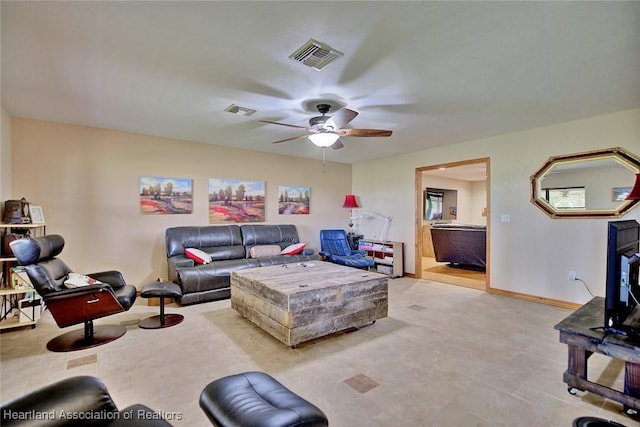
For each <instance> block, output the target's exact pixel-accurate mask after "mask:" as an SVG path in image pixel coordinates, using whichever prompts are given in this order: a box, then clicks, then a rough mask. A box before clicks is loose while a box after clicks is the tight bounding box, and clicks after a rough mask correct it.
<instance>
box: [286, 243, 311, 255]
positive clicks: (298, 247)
mask: <svg viewBox="0 0 640 427" xmlns="http://www.w3.org/2000/svg"><path fill="white" fill-rule="evenodd" d="M305 246H306V243H295V244H293V245H290V246H287V247H286V248H284V249H283V250H282V252H280V254H281V255H296V254H299V253H300V252H302V250H303V249H304V247H305Z"/></svg>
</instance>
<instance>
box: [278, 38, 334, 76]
mask: <svg viewBox="0 0 640 427" xmlns="http://www.w3.org/2000/svg"><path fill="white" fill-rule="evenodd" d="M342 55H343V54H342V52H338V51H337V50H335V49H333V48H332V47H331V46H329V45H326V44H324V43H320V42H319V41H317V40H314V39H309V41H308V42H306V43H305V44H304V45H302V46H301V47H300V48H299V49H298V50H296V51H295V52H293V53H292V54H291V55H290V56H289V59H291V60H293V61H296V62H301V63H303V64H304V65H306V66H307V67H311V68H313V69H314V70H318V71H320V70H322V69H323V68H324V67H326V66H327V65H329V64H330V63H332V62H333V61H335V60H336V59H338V58H340V57H341V56H342Z"/></svg>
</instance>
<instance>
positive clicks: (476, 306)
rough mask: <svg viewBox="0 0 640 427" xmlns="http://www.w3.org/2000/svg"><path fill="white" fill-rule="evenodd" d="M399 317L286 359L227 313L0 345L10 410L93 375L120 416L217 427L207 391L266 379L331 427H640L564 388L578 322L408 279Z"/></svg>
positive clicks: (545, 309) (37, 334) (22, 336)
mask: <svg viewBox="0 0 640 427" xmlns="http://www.w3.org/2000/svg"><path fill="white" fill-rule="evenodd" d="M389 299H390V304H389V317H387V318H385V319H380V320H378V321H377V322H376V323H375V324H373V325H371V326H367V327H365V328H362V329H360V330H358V331H355V332H350V333H339V334H334V335H332V336H329V337H325V338H321V339H317V340H314V341H311V342H308V343H304V344H301V345H299V346H298V347H297V348H295V349H290V348H288V347H286V346H284V345H283V344H281V343H280V342H278V341H276V340H275V339H273V338H272V337H271V336H269V335H267V334H266V333H265V332H263V331H261V330H260V329H258V328H256V327H254V326H253V325H252V324H250V323H249V322H248V321H246V320H245V319H243V318H242V317H240V316H239V315H238V314H237V313H236V312H235V311H233V310H232V309H231V308H230V303H229V300H224V301H216V302H212V303H206V304H198V305H192V306H187V307H176V306H173V305H171V306H168V307H167V312H168V313H171V312H179V313H182V314H183V315H184V316H185V321H184V322H183V323H181V324H179V325H177V326H173V327H171V328H167V329H160V330H144V329H139V328H137V326H136V322H137V320H138V319H141V318H145V317H147V316H151V315H155V314H157V312H158V307H149V306H146V305H145V304H146V301H145V300H142V299H139V303H136V305H135V306H134V307H133V308H132V309H131V310H130V311H129V312H126V313H122V314H119V315H116V316H111V317H110V318H106V319H101V320H99V321H97V322H96V323H97V324H100V323H113V322H120V323H122V324H125V325H127V328H128V331H127V334H126V335H125V336H123V337H122V338H120V339H119V340H116V341H114V342H112V343H109V344H107V345H103V346H100V347H96V348H93V349H88V350H83V351H77V352H72V353H51V352H48V351H47V350H46V349H45V343H46V342H47V341H48V340H49V339H50V338H52V337H54V336H56V335H59V334H60V333H61V330H60V329H59V328H58V327H57V326H56V325H55V323H54V322H53V320H52V319H51V316H50V314H49V313H48V312H45V313H44V314H43V317H42V318H41V320H40V322H39V324H38V327H37V328H36V329H28V328H23V329H20V330H13V331H8V332H7V331H5V332H3V333H2V334H1V335H0V347H1V348H0V355H1V357H0V378H1V385H0V392H1V395H0V400H2V401H5V400H8V399H10V398H13V397H15V396H18V395H21V394H23V393H25V392H26V391H28V390H32V389H34V388H36V387H39V386H42V385H44V384H48V383H50V382H53V381H55V380H58V379H61V378H65V377H69V376H73V375H94V376H97V377H99V378H101V379H102V380H103V381H104V382H105V383H106V385H107V387H108V388H109V390H110V392H111V394H112V395H113V397H114V400H115V401H116V404H117V405H118V406H119V407H121V408H123V407H125V406H127V405H130V404H133V403H137V402H140V403H144V404H146V405H148V406H150V407H152V408H154V409H156V410H158V411H161V412H163V413H164V414H167V415H168V416H174V419H172V420H171V423H172V424H174V425H176V426H190V427H194V426H195V427H198V426H209V425H210V424H209V422H208V420H207V418H206V417H205V415H204V413H203V412H202V410H201V409H200V408H199V406H198V397H199V395H200V392H201V390H202V389H203V388H204V386H205V385H206V384H208V383H209V382H210V381H212V380H214V379H216V378H219V377H221V376H224V375H229V374H233V373H238V372H243V371H249V370H260V371H265V372H267V373H269V374H271V375H272V376H274V377H275V378H276V379H278V380H279V381H280V382H282V383H283V384H285V385H286V386H287V387H289V388H290V389H292V390H293V391H295V392H296V393H298V394H300V395H301V396H303V397H304V398H306V399H308V400H310V401H312V402H314V403H315V404H316V405H317V406H319V407H320V408H321V409H322V410H323V411H324V412H325V413H326V414H327V416H328V418H329V421H330V425H331V426H333V427H351V426H353V427H361V426H367V427H375V426H384V427H389V426H403V427H404V426H427V427H428V426H443V427H457V426H465V427H466V426H478V427H481V426H510V427H513V426H526V427H532V426H540V427H543V426H544V427H553V426H558V427H560V426H562V427H570V426H571V425H572V420H574V419H575V418H577V417H579V416H598V417H602V418H607V419H612V420H615V421H617V422H621V423H622V424H624V425H626V426H628V427H630V426H634V425H638V423H636V422H634V421H633V420H631V419H630V418H628V417H626V416H625V415H624V414H622V413H621V409H622V408H621V406H620V405H618V404H616V403H613V402H609V401H605V400H603V399H601V398H599V397H596V396H593V395H590V394H588V393H580V394H579V395H578V396H571V395H569V394H568V393H567V387H566V385H565V384H564V383H563V382H562V373H563V371H564V370H565V369H566V360H567V350H566V346H565V345H564V344H561V343H559V341H558V334H557V331H555V330H554V329H553V326H554V325H555V324H556V323H557V322H559V321H560V320H562V319H563V318H564V317H566V316H567V315H568V314H569V313H570V310H566V309H561V308H556V307H550V306H546V305H542V304H536V303H531V302H525V301H520V300H517V299H512V298H507V297H503V296H497V295H490V294H486V293H484V292H481V291H477V290H474V289H469V288H463V287H458V286H453V285H445V284H442V283H437V282H430V281H426V280H416V279H411V278H402V279H395V280H391V281H390V282H389ZM623 370H624V366H623V364H622V363H620V362H616V361H613V360H612V359H609V358H606V357H604V356H599V355H594V356H593V357H592V359H591V360H590V370H589V374H590V378H591V377H593V378H599V381H601V382H604V383H606V384H609V385H610V386H611V387H614V388H618V389H619V388H620V387H621V385H622V378H623Z"/></svg>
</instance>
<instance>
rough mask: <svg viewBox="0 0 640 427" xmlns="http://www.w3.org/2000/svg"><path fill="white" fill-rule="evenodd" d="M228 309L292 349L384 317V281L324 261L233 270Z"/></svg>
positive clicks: (385, 285) (385, 283)
mask: <svg viewBox="0 0 640 427" xmlns="http://www.w3.org/2000/svg"><path fill="white" fill-rule="evenodd" d="M231 307H232V308H233V309H234V310H236V311H237V312H238V313H240V314H241V315H242V316H244V317H245V318H247V319H248V320H250V321H251V322H253V323H254V324H256V325H257V326H259V327H260V328H262V329H263V330H265V331H266V332H268V333H269V334H271V335H273V336H274V337H275V338H277V339H278V340H280V341H282V342H283V343H284V344H286V345H288V346H291V347H295V346H296V344H299V343H301V342H304V341H308V340H311V339H313V338H318V337H321V336H324V335H328V334H331V333H334V332H338V331H342V330H345V329H349V328H353V327H360V326H364V325H367V324H370V323H373V322H375V321H376V319H381V318H383V317H387V311H388V307H389V302H388V276H387V275H384V274H379V273H374V272H371V271H366V270H360V269H356V268H351V267H343V266H341V265H337V264H332V263H328V262H324V261H313V262H307V263H299V264H284V265H273V266H269V267H259V268H250V269H246V270H236V271H233V272H232V273H231Z"/></svg>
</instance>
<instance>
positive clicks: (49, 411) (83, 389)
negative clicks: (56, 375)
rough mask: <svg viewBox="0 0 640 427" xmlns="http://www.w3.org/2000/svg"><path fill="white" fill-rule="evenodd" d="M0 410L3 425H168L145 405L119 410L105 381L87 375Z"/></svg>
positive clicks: (44, 389)
mask: <svg viewBox="0 0 640 427" xmlns="http://www.w3.org/2000/svg"><path fill="white" fill-rule="evenodd" d="M0 414H1V415H0V417H1V418H0V425H2V427H22V426H24V427H49V426H56V427H71V426H83V427H86V426H88V427H102V426H108V427H117V426H129V427H136V426H137V427H152V426H153V427H156V426H157V427H171V424H169V423H168V422H167V421H165V420H164V419H163V418H161V417H160V414H158V413H157V412H155V411H153V410H152V409H150V408H149V407H147V406H145V405H141V404H135V405H131V406H128V407H126V408H124V409H123V410H121V411H118V408H117V407H116V404H115V403H114V402H113V399H112V398H111V395H110V394H109V391H108V390H107V387H106V386H105V385H104V383H103V382H102V381H100V380H99V379H98V378H95V377H90V376H77V377H70V378H66V379H64V380H61V381H58V382H55V383H53V384H49V385H46V386H44V387H42V388H39V389H37V390H34V391H32V392H30V393H27V394H25V395H23V396H20V397H18V398H16V399H13V400H10V401H8V402H4V403H2V406H1V407H0Z"/></svg>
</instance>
